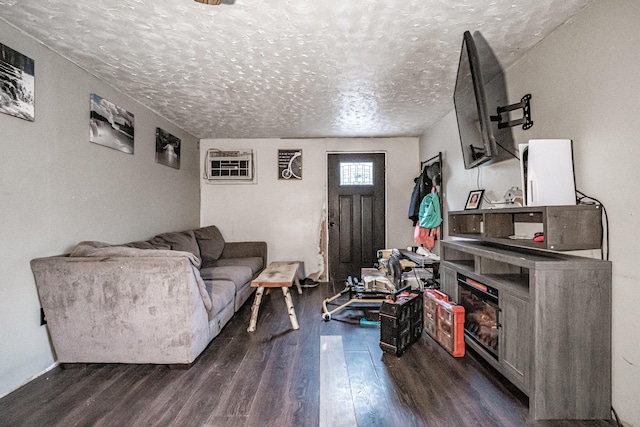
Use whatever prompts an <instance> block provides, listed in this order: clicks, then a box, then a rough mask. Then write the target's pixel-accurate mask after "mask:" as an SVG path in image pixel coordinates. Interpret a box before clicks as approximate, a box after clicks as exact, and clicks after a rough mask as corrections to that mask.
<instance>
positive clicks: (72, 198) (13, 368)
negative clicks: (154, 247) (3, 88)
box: [0, 21, 199, 396]
mask: <svg viewBox="0 0 640 427" xmlns="http://www.w3.org/2000/svg"><path fill="white" fill-rule="evenodd" d="M0 43H2V44H4V45H6V46H9V47H10V48H12V49H14V50H17V51H19V52H21V53H22V54H25V55H27V56H29V57H30V58H32V59H34V60H35V74H36V75H35V85H36V88H35V92H36V93H35V104H36V107H35V122H28V121H25V120H21V119H18V118H15V117H12V116H8V115H5V114H0V150H1V152H2V154H1V155H0V235H1V236H2V240H1V246H0V251H1V252H0V342H1V344H0V396H3V395H5V394H7V393H9V392H11V391H12V390H13V389H15V388H17V387H18V386H20V385H22V384H24V383H25V382H27V381H28V380H30V379H31V378H33V377H34V376H37V375H38V374H40V373H42V372H43V371H44V370H45V369H47V368H49V367H50V366H51V365H52V364H54V361H55V355H54V354H53V353H52V350H51V346H50V344H49V338H48V334H47V329H46V327H44V326H40V304H39V302H38V296H37V292H36V287H35V283H34V281H33V275H32V273H31V269H30V266H29V261H30V260H31V259H33V258H36V257H40V256H49V255H57V254H61V253H64V252H66V251H68V250H69V249H70V248H71V247H72V246H73V245H74V244H76V243H77V242H79V241H81V240H101V241H106V242H109V243H123V242H128V241H132V240H136V239H142V238H148V237H151V236H153V235H154V234H157V233H160V232H164V231H173V230H180V229H187V228H191V227H197V226H198V225H199V185H198V182H199V181H198V173H199V170H198V161H199V160H198V156H199V155H198V149H197V140H196V139H195V138H194V137H193V136H191V135H189V134H187V133H185V132H184V131H182V130H181V129H179V128H177V127H176V126H175V125H173V124H171V123H169V122H167V121H166V120H163V119H161V118H160V117H158V116H157V115H155V114H154V113H152V112H151V111H150V110H148V109H146V108H145V107H143V106H142V105H140V104H139V103H137V102H134V101H133V100H132V99H130V98H129V97H127V96H126V95H124V94H123V93H121V92H118V91H117V90H116V89H114V88H112V87H109V86H107V85H105V84H104V83H102V82H100V81H99V80H97V79H96V78H95V77H93V76H91V75H89V74H88V73H86V72H85V71H83V70H81V69H79V68H78V67H76V66H75V65H73V64H72V63H70V62H68V61H66V60H65V59H63V58H62V57H60V56H58V55H57V54H55V53H54V52H52V51H50V50H48V49H46V48H45V47H43V46H42V45H41V44H39V43H37V42H35V41H34V40H33V39H31V38H29V37H28V36H25V35H24V34H23V33H21V32H18V31H16V30H14V29H13V28H12V27H10V26H8V25H7V24H6V23H4V22H2V21H0ZM91 93H96V94H98V95H100V96H103V97H105V98H106V99H108V100H109V101H112V102H114V103H116V104H117V105H119V106H121V107H124V108H126V109H127V110H129V111H130V112H132V113H134V114H135V154H134V155H129V154H125V153H122V152H120V151H116V150H113V149H110V148H106V147H103V146H99V145H96V144H92V143H90V142H89V96H90V94H91ZM156 126H159V127H162V128H163V129H165V130H167V131H169V132H171V133H172V134H174V135H175V136H177V137H179V138H181V139H182V153H181V168H180V170H176V169H172V168H169V167H167V166H164V165H161V164H158V163H156V162H155V157H154V156H155V128H156Z"/></svg>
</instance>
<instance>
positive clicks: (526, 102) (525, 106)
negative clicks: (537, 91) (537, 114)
mask: <svg viewBox="0 0 640 427" xmlns="http://www.w3.org/2000/svg"><path fill="white" fill-rule="evenodd" d="M519 109H522V118H520V119H517V120H509V117H508V114H507V120H506V121H503V120H502V114H503V113H508V112H509V111H515V110H519ZM497 111H498V115H497V116H491V121H492V122H498V129H504V128H506V127H513V126H518V125H522V129H524V130H527V129H529V128H531V126H533V120H531V94H530V93H528V94H526V95H525V96H523V97H522V99H521V100H520V102H518V103H517V104H511V105H507V106H505V107H498V109H497Z"/></svg>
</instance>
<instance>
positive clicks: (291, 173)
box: [278, 149, 302, 180]
mask: <svg viewBox="0 0 640 427" xmlns="http://www.w3.org/2000/svg"><path fill="white" fill-rule="evenodd" d="M278 179H294V180H295V179H302V150H301V149H295V150H278Z"/></svg>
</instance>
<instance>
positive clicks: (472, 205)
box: [464, 190, 484, 210]
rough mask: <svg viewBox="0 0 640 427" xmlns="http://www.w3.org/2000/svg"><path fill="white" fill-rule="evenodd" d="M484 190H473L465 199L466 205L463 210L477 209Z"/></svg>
mask: <svg viewBox="0 0 640 427" xmlns="http://www.w3.org/2000/svg"><path fill="white" fill-rule="evenodd" d="M483 194H484V190H474V191H471V192H470V193H469V197H467V204H466V205H465V206H464V210H471V209H478V208H479V207H480V204H481V203H482V195H483Z"/></svg>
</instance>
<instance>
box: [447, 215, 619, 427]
mask: <svg viewBox="0 0 640 427" xmlns="http://www.w3.org/2000/svg"><path fill="white" fill-rule="evenodd" d="M538 212H540V211H538ZM547 212H548V211H547ZM484 214H485V213H484V212H482V213H480V215H484ZM463 216H464V217H465V218H466V217H468V215H463ZM458 274H460V275H463V276H465V277H468V278H470V279H472V280H475V281H477V282H480V283H482V284H485V285H488V286H491V287H493V288H495V289H497V290H498V293H499V302H498V307H499V332H498V334H499V335H498V340H499V351H498V358H497V359H496V358H495V357H494V356H492V355H490V354H489V353H488V352H487V351H486V350H484V349H483V348H482V347H481V346H480V345H478V344H477V343H475V342H474V341H473V340H471V339H468V338H466V339H465V342H466V345H467V346H468V347H470V348H472V349H473V350H474V351H475V352H476V353H477V354H479V355H480V356H481V357H482V358H483V359H485V360H486V361H487V362H488V363H489V364H490V365H492V366H493V367H494V368H495V369H497V370H498V371H499V372H500V373H501V374H502V375H504V376H505V377H506V378H507V379H508V380H509V381H511V382H512V383H513V384H514V385H515V386H517V387H518V388H519V389H521V390H522V391H523V392H524V393H525V394H527V395H528V396H529V409H530V415H531V417H532V418H533V419H536V420H537V419H610V417H611V263H610V262H609V261H603V260H599V259H593V258H584V257H577V256H571V255H567V254H561V253H555V252H549V251H536V250H533V249H528V248H513V247H506V246H502V245H497V244H494V243H490V242H477V241H453V242H452V241H445V242H442V243H441V265H440V283H441V290H442V291H443V292H444V293H446V294H447V295H448V296H449V297H450V298H451V299H452V300H453V301H458V282H457V279H458Z"/></svg>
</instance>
